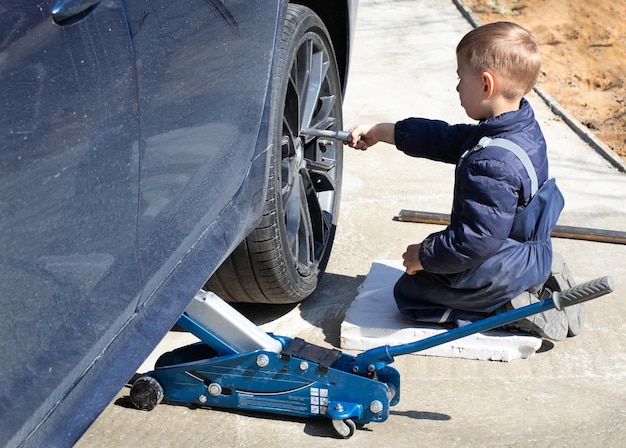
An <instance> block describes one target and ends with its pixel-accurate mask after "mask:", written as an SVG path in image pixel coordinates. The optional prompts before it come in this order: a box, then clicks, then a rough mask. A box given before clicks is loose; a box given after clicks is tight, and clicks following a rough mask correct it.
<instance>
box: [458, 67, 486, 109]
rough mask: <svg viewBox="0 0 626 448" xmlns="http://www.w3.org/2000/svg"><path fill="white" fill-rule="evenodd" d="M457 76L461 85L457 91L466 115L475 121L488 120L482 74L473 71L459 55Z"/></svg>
mask: <svg viewBox="0 0 626 448" xmlns="http://www.w3.org/2000/svg"><path fill="white" fill-rule="evenodd" d="M456 72H457V74H458V75H459V83H458V84H457V86H456V91H457V92H459V98H460V99H461V106H463V109H465V113H466V114H467V115H468V116H469V117H470V118H472V119H474V120H486V119H487V118H489V117H487V116H486V114H487V113H488V112H487V110H486V108H485V104H484V103H483V100H484V83H483V80H482V75H481V73H479V72H477V71H476V70H473V69H472V68H471V67H470V66H469V64H468V63H467V62H466V61H465V60H463V59H462V58H459V57H458V55H457V71H456Z"/></svg>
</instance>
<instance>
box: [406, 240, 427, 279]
mask: <svg viewBox="0 0 626 448" xmlns="http://www.w3.org/2000/svg"><path fill="white" fill-rule="evenodd" d="M420 247H422V243H419V244H411V245H410V246H409V247H407V248H406V252H405V253H403V254H402V259H403V260H404V262H403V263H402V264H403V266H404V267H405V268H406V273H407V274H409V275H413V274H415V273H416V272H417V271H423V270H424V268H423V267H422V263H421V262H420Z"/></svg>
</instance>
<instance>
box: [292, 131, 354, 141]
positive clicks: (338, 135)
mask: <svg viewBox="0 0 626 448" xmlns="http://www.w3.org/2000/svg"><path fill="white" fill-rule="evenodd" d="M300 134H302V135H308V136H311V137H324V138H332V139H335V140H339V141H341V142H343V143H350V142H351V141H352V134H351V133H350V132H348V131H329V130H322V129H311V128H309V129H303V130H302V131H301V132H300Z"/></svg>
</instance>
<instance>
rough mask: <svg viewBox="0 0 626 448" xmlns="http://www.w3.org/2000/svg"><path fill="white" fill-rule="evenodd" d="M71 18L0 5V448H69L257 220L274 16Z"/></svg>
mask: <svg viewBox="0 0 626 448" xmlns="http://www.w3.org/2000/svg"><path fill="white" fill-rule="evenodd" d="M66 3H67V5H66ZM89 3H90V2H85V1H78V0H56V1H55V2H50V3H48V2H43V3H41V2H35V1H33V0H23V1H19V2H18V1H17V0H14V1H12V0H0V108H1V109H2V114H1V115H0V226H1V229H2V232H1V233H0V241H1V244H2V254H0V282H1V284H2V285H3V286H2V290H1V296H0V301H1V305H2V308H3V312H4V316H5V317H4V318H3V319H2V321H1V322H0V365H1V367H0V444H1V445H2V446H44V445H45V446H71V445H72V444H73V443H74V441H75V440H77V439H78V438H79V437H80V435H81V434H82V433H83V432H84V430H85V429H86V428H87V427H88V426H89V425H90V424H91V423H92V422H93V420H94V419H95V418H96V417H97V415H98V414H99V413H100V412H101V410H102V409H103V408H104V407H105V406H106V405H107V404H108V403H109V401H110V400H111V398H112V397H113V396H114V395H115V393H117V391H119V389H120V387H122V386H123V384H124V383H125V382H126V381H127V380H128V379H129V378H130V376H131V375H132V373H133V372H134V371H135V369H136V368H137V367H138V366H139V364H140V363H141V362H142V361H143V359H145V357H146V356H147V355H148V354H149V353H150V351H151V350H152V349H153V348H154V346H155V345H156V344H157V343H158V341H159V340H160V339H161V338H162V337H163V335H164V334H165V333H166V332H167V330H168V329H169V328H171V326H172V325H173V323H174V322H175V321H176V319H177V318H178V317H179V316H180V314H181V313H182V311H183V310H184V309H185V307H186V306H187V304H188V303H189V301H190V300H191V299H192V298H193V296H194V294H195V293H196V292H197V290H198V289H199V288H200V287H201V286H202V285H203V284H204V282H205V281H206V279H207V278H208V277H209V276H210V275H211V274H212V272H214V271H215V269H217V267H218V266H219V265H220V263H221V262H222V261H223V260H224V259H225V258H226V257H227V256H228V255H229V253H230V252H231V251H232V250H233V249H234V248H235V247H236V246H237V245H238V244H239V243H240V242H241V241H242V240H243V239H244V238H245V237H246V235H247V234H248V233H249V232H250V231H251V230H252V229H253V228H254V227H255V226H256V224H257V223H258V221H259V219H260V217H261V214H262V211H263V207H264V200H265V199H264V198H265V189H266V182H267V171H268V167H269V154H270V153H271V150H272V148H271V146H270V143H269V142H270V135H269V129H268V128H269V125H268V124H269V122H270V116H269V110H268V109H269V108H268V104H269V92H270V88H271V82H270V81H271V68H272V66H271V63H272V56H273V51H274V45H275V41H276V38H277V33H278V32H279V31H280V28H281V24H282V21H283V18H284V14H285V10H286V6H287V2H286V1H282V2H278V3H277V2H275V1H271V0H263V1H256V2H247V1H244V0H233V1H221V0H206V1H205V0H184V1H182V2H168V1H166V0H155V1H148V0H126V1H119V0H103V1H100V2H91V6H89V7H88V8H87V9H85V10H84V11H83V12H82V13H80V15H78V16H71V17H70V18H69V19H65V20H66V21H65V22H61V23H60V24H57V23H55V22H54V21H53V20H52V13H51V9H52V6H56V7H58V6H59V5H61V6H62V7H64V6H68V5H69V6H68V8H69V7H76V6H77V5H78V6H81V5H85V4H89ZM343 7H344V8H345V6H343ZM70 9H71V8H70ZM344 16H346V14H344ZM261 25H262V26H261ZM344 45H345V46H346V48H347V44H344Z"/></svg>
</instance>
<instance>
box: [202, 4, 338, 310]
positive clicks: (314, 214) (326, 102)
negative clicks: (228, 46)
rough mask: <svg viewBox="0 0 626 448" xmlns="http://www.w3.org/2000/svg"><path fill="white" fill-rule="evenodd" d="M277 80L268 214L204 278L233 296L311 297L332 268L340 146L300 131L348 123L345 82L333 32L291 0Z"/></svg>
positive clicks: (253, 299) (257, 299)
mask: <svg viewBox="0 0 626 448" xmlns="http://www.w3.org/2000/svg"><path fill="white" fill-rule="evenodd" d="M272 85H273V90H272V103H271V104H272V106H271V107H272V111H271V112H272V114H271V116H272V117H273V118H272V120H271V121H272V122H271V124H270V125H271V126H272V132H273V135H272V138H273V148H274V150H273V154H272V161H271V165H270V173H269V182H268V193H267V198H266V204H265V211H264V215H263V218H262V220H261V223H260V224H259V226H258V227H257V228H256V229H255V230H254V231H253V232H252V233H251V234H250V235H249V236H248V237H247V238H246V240H245V241H244V242H243V243H242V244H241V245H240V246H239V247H238V248H237V249H236V250H235V251H234V252H233V254H231V256H230V257H229V258H228V259H227V260H226V261H225V262H224V263H223V264H222V266H221V267H220V268H219V269H218V271H217V272H216V273H215V274H214V275H213V277H212V278H211V279H210V280H209V281H208V282H207V284H206V285H205V289H207V290H210V291H213V292H214V293H216V294H217V295H219V296H220V297H222V298H223V299H224V300H227V301H230V302H250V303H283V304H284V303H296V302H300V301H301V300H303V299H304V298H306V297H307V296H308V295H310V294H311V293H312V292H313V291H314V290H315V288H316V287H317V283H318V279H319V277H320V275H321V274H322V273H323V271H324V269H325V268H326V264H327V262H328V257H329V255H330V251H331V247H332V243H333V239H334V235H335V229H336V225H337V216H338V210H339V200H340V187H341V170H342V145H341V143H340V142H338V141H335V140H332V139H327V138H322V137H313V136H309V135H303V133H302V131H303V130H306V129H316V130H340V129H342V105H341V83H340V80H339V75H338V70H337V62H336V60H335V54H334V50H333V47H332V44H331V41H330V38H329V34H328V31H327V30H326V27H325V26H324V24H323V22H322V21H321V19H320V18H319V17H318V16H317V15H316V14H315V13H314V12H313V11H312V10H311V9H309V8H307V7H304V6H301V5H289V7H288V10H287V15H286V20H285V25H284V29H283V33H282V38H281V40H280V44H279V46H278V48H277V54H276V59H275V63H274V72H273V75H272Z"/></svg>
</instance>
